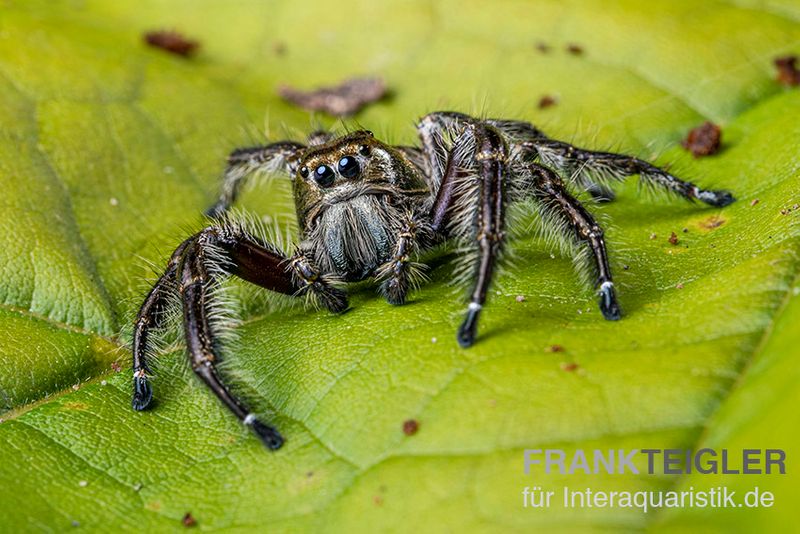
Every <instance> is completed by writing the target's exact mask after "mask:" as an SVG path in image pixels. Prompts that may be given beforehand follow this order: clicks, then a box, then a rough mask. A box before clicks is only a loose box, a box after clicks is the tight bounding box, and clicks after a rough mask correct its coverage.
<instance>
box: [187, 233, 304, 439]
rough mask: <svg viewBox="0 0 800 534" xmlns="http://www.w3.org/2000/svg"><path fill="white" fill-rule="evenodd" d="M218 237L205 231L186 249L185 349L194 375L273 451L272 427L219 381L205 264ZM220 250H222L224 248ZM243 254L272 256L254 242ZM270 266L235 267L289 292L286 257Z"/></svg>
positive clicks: (210, 281) (275, 259)
mask: <svg viewBox="0 0 800 534" xmlns="http://www.w3.org/2000/svg"><path fill="white" fill-rule="evenodd" d="M218 239H219V236H218V235H215V233H214V232H213V231H205V232H204V233H201V234H200V235H199V236H198V239H197V240H196V241H195V242H194V243H193V244H192V245H191V246H189V247H188V248H187V250H186V252H185V254H184V257H183V261H182V262H181V268H180V273H179V275H180V292H181V295H182V298H183V326H184V332H185V336H186V348H187V351H188V354H189V360H190V362H191V365H192V370H193V371H194V372H195V374H196V375H197V376H198V377H199V378H200V379H201V380H202V381H203V382H204V383H205V384H206V385H207V386H208V387H209V389H211V391H213V392H214V394H215V395H216V396H217V398H219V400H220V401H222V403H223V404H224V405H225V406H226V407H227V408H228V409H229V410H230V411H231V412H233V414H234V415H235V416H236V417H237V418H238V419H239V421H241V422H242V423H243V424H244V425H246V426H249V427H250V428H251V429H252V430H253V432H255V434H256V435H257V436H258V437H259V438H260V439H261V441H262V442H263V443H264V445H266V446H267V448H269V449H272V450H275V449H278V448H280V446H281V445H283V437H281V435H280V433H278V431H277V430H276V429H275V428H273V427H272V426H269V425H266V424H264V423H262V422H261V421H259V420H258V419H257V418H256V416H255V415H254V414H252V413H251V412H250V410H248V409H247V407H246V406H245V405H244V404H243V403H242V402H241V401H240V400H239V399H237V398H236V397H235V396H234V395H233V394H232V393H231V392H230V390H229V389H228V387H227V386H226V385H225V384H224V383H223V382H222V380H221V379H220V376H219V373H218V370H217V362H218V360H219V358H218V355H217V353H216V349H215V347H214V334H213V332H212V329H211V324H210V323H209V318H208V316H209V304H210V302H209V300H210V298H211V296H210V294H209V292H210V291H211V290H212V289H213V287H214V285H215V284H216V283H217V282H216V280H214V278H213V277H212V276H211V275H210V273H209V271H208V267H207V266H206V262H207V261H208V248H209V247H210V246H215V245H217V246H218V245H221V243H218ZM222 248H225V247H224V246H223V247H222ZM237 248H238V249H239V250H236V251H235V252H233V253H232V254H231V260H232V261H234V262H235V261H236V260H235V258H236V256H237V255H239V253H241V252H242V250H241V249H242V248H243V247H241V245H237ZM245 250H246V251H247V252H245V254H247V253H249V252H257V253H258V255H259V256H261V258H262V259H266V258H269V257H271V256H273V253H272V251H268V250H262V249H261V248H260V247H258V246H257V244H255V243H248V244H247V246H246V248H245ZM272 260H273V261H272V263H271V264H267V265H265V267H266V269H265V271H262V272H255V271H250V270H249V266H248V265H247V264H244V266H243V265H242V264H239V265H238V270H239V271H240V272H241V273H243V274H245V275H249V278H256V279H259V280H261V281H262V282H264V283H265V285H269V286H271V287H270V289H278V290H281V289H282V290H284V291H282V292H285V293H290V292H291V291H286V290H289V289H292V284H291V282H290V281H289V280H288V279H287V278H288V277H285V275H283V273H281V271H282V270H283V269H282V267H281V263H282V262H283V261H285V258H281V257H279V256H278V255H274V257H272Z"/></svg>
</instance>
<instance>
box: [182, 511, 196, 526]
mask: <svg viewBox="0 0 800 534" xmlns="http://www.w3.org/2000/svg"><path fill="white" fill-rule="evenodd" d="M181 524H182V525H183V526H184V527H186V528H189V527H194V526H196V525H197V519H195V518H194V516H193V515H192V512H186V513H185V514H183V517H182V518H181Z"/></svg>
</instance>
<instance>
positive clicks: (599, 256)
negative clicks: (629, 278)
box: [530, 163, 621, 321]
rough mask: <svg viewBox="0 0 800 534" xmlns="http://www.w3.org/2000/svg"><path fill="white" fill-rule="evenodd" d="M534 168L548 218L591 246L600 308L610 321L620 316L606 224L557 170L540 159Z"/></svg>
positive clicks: (537, 195)
mask: <svg viewBox="0 0 800 534" xmlns="http://www.w3.org/2000/svg"><path fill="white" fill-rule="evenodd" d="M530 172H531V177H530V180H531V182H532V184H531V185H532V187H533V196H534V198H535V199H536V200H537V201H539V203H540V205H541V206H542V208H543V210H545V211H546V212H547V215H549V217H547V218H546V219H549V218H552V219H554V220H556V221H559V223H561V224H559V226H558V229H559V230H560V231H562V232H563V233H565V237H566V238H568V239H576V240H578V242H579V243H583V244H585V246H588V247H589V250H590V251H591V256H592V265H593V266H594V267H593V270H594V271H595V276H596V278H595V279H596V287H597V290H598V295H599V297H600V311H601V312H602V314H603V317H605V318H606V319H608V320H609V321H616V320H618V319H619V318H620V316H621V311H620V307H619V304H618V303H617V296H616V293H615V291H614V282H613V280H612V278H611V268H610V267H609V263H608V252H607V251H606V244H605V240H604V238H603V230H602V228H600V225H598V224H597V222H596V221H595V220H594V217H592V215H591V214H590V213H589V212H588V211H587V210H586V208H584V207H583V205H581V203H580V202H578V200H577V199H576V198H575V197H573V196H572V195H570V193H569V192H568V191H567V189H566V188H565V187H564V185H563V184H562V183H561V179H560V178H559V177H558V175H557V174H556V173H555V172H553V171H552V170H550V169H548V168H547V167H544V166H542V165H539V164H536V163H534V164H531V166H530Z"/></svg>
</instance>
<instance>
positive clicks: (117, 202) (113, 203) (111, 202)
mask: <svg viewBox="0 0 800 534" xmlns="http://www.w3.org/2000/svg"><path fill="white" fill-rule="evenodd" d="M108 203H109V204H111V205H112V206H119V200H117V199H116V197H111V198H109V199H108Z"/></svg>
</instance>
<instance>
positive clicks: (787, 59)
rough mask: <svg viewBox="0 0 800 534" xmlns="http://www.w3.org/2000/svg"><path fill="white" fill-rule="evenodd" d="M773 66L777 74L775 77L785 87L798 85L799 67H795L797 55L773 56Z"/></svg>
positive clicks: (799, 78) (799, 82)
mask: <svg viewBox="0 0 800 534" xmlns="http://www.w3.org/2000/svg"><path fill="white" fill-rule="evenodd" d="M773 62H774V63H775V67H776V68H777V69H778V74H777V75H776V76H775V79H776V80H778V82H780V83H781V84H782V85H785V86H787V87H797V86H798V85H800V69H798V68H797V56H794V55H792V56H783V57H778V58H775V59H774V61H773Z"/></svg>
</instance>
